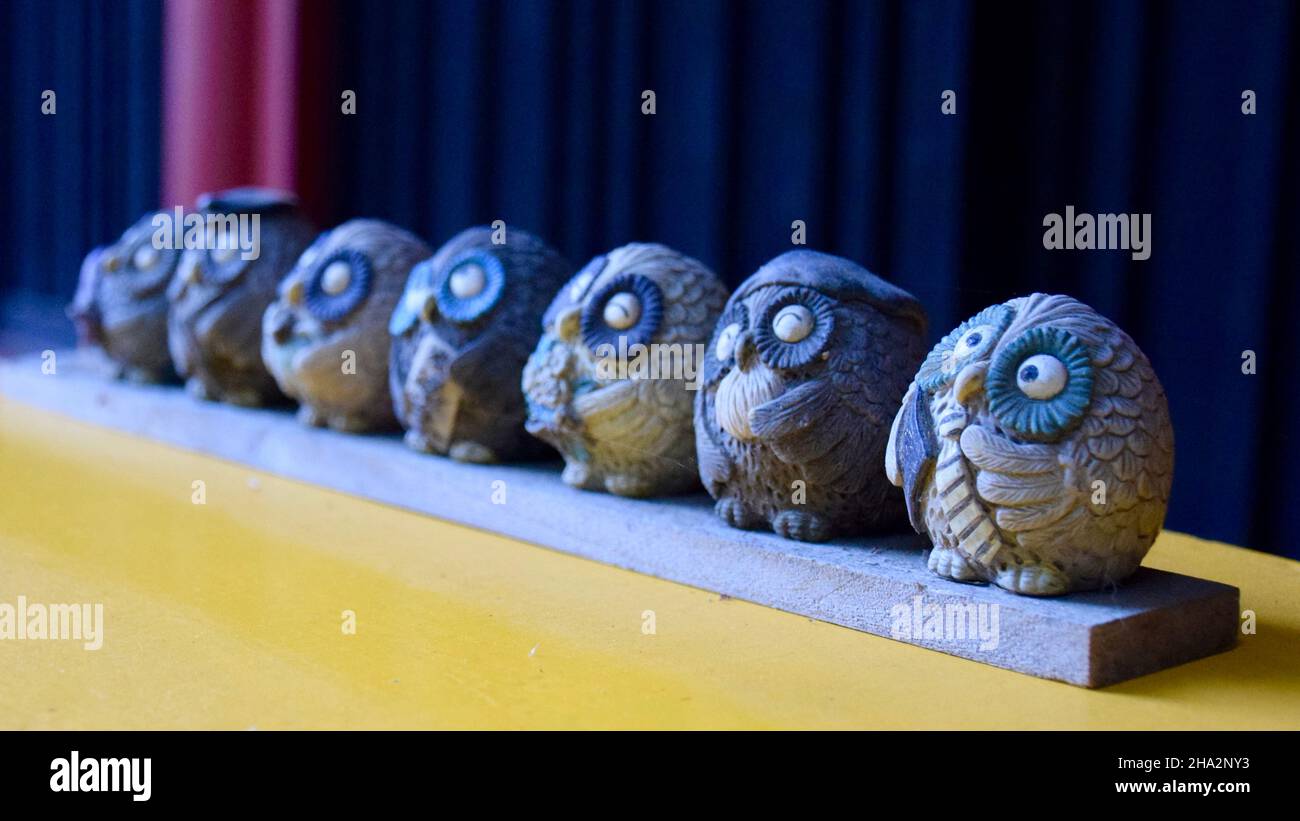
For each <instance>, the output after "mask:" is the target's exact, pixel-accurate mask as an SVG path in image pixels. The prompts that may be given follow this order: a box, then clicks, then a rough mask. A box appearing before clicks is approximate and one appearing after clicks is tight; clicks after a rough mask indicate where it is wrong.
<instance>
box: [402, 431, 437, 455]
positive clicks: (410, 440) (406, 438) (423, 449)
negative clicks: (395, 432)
mask: <svg viewBox="0 0 1300 821" xmlns="http://www.w3.org/2000/svg"><path fill="white" fill-rule="evenodd" d="M402 441H403V442H405V443H406V446H407V447H408V448H410V449H411V450H418V451H419V452H420V453H433V452H434V450H433V445H430V444H429V440H428V439H426V438H425V437H424V435H423V434H421V433H420V432H419V431H418V430H415V429H412V430H408V431H407V432H406V433H405V435H403V436H402Z"/></svg>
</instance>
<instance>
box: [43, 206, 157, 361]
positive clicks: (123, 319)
mask: <svg viewBox="0 0 1300 821" xmlns="http://www.w3.org/2000/svg"><path fill="white" fill-rule="evenodd" d="M159 213H163V212H159ZM164 216H166V215H165V214H164ZM154 217H155V214H146V215H145V216H143V217H141V218H140V219H139V220H138V221H136V223H135V224H134V225H132V226H131V227H130V228H128V229H126V231H125V232H124V233H123V234H122V236H121V238H119V239H118V240H117V241H116V242H114V243H113V244H112V245H109V246H107V247H102V248H96V249H95V250H93V251H91V252H90V253H89V254H87V255H86V258H85V261H83V262H82V264H81V274H80V278H79V280H78V283H77V293H76V295H75V296H74V297H73V300H72V304H71V305H70V306H68V316H69V317H71V319H72V320H73V322H74V323H75V324H76V326H77V337H78V340H79V341H80V343H81V344H83V345H86V346H88V347H98V348H102V349H103V350H104V353H105V354H107V355H108V358H109V359H110V360H111V361H112V362H113V364H114V366H115V368H116V370H117V374H118V376H120V377H122V378H124V379H128V380H131V381H136V382H165V381H170V380H173V379H175V377H176V375H175V372H174V371H173V369H172V362H171V359H170V358H169V357H168V356H167V283H168V281H169V280H170V279H171V278H172V274H173V273H174V272H175V271H176V264H177V262H178V261H179V260H180V257H181V254H180V252H179V251H174V250H171V249H168V248H165V247H157V245H156V244H155V243H154V241H153V236H154V230H155V229H154Z"/></svg>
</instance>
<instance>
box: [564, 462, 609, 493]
mask: <svg viewBox="0 0 1300 821" xmlns="http://www.w3.org/2000/svg"><path fill="white" fill-rule="evenodd" d="M560 478H561V479H563V480H564V483H565V484H566V485H568V486H569V487H576V488H580V489H582V490H600V484H599V483H598V482H597V481H596V477H595V476H593V475H592V473H591V469H590V468H588V467H587V466H586V465H584V464H583V463H582V462H570V461H566V462H565V463H564V472H563V473H561V474H560Z"/></svg>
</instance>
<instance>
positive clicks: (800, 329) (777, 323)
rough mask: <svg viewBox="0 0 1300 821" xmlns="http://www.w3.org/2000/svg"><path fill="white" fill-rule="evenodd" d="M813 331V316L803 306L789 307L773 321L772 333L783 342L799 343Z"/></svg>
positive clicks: (783, 309)
mask: <svg viewBox="0 0 1300 821" xmlns="http://www.w3.org/2000/svg"><path fill="white" fill-rule="evenodd" d="M812 330H813V314H812V311H810V310H808V309H807V308H806V307H804V306H803V305H787V306H785V307H784V308H782V309H781V310H779V311H777V313H776V316H775V317H773V319H772V333H774V334H776V338H777V339H779V340H781V341H782V342H799V341H800V340H803V339H806V338H807V337H808V334H810V333H812Z"/></svg>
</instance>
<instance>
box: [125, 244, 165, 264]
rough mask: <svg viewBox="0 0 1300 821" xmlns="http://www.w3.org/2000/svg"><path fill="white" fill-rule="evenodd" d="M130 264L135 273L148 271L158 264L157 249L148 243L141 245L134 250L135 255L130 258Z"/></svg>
mask: <svg viewBox="0 0 1300 821" xmlns="http://www.w3.org/2000/svg"><path fill="white" fill-rule="evenodd" d="M131 264H132V265H133V266H135V269H136V270H137V271H148V270H149V269H150V268H152V267H153V266H155V265H157V264H158V249H157V248H155V247H153V245H151V244H149V243H145V244H144V245H141V246H140V247H139V248H137V249H135V254H134V255H133V256H132V257H131Z"/></svg>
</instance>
